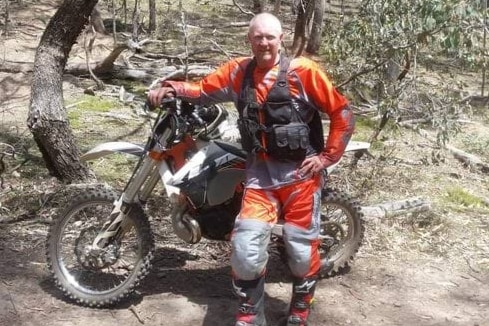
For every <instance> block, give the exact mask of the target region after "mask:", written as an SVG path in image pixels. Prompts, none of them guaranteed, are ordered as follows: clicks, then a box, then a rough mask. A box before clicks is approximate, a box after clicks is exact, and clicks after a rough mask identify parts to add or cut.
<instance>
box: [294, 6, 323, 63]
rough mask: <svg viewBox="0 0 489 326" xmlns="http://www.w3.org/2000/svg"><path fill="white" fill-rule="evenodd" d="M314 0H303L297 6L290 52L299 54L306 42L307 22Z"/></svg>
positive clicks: (312, 10) (311, 12)
mask: <svg viewBox="0 0 489 326" xmlns="http://www.w3.org/2000/svg"><path fill="white" fill-rule="evenodd" d="M317 1H319V0H317ZM314 3H315V0H303V1H301V3H300V4H299V6H298V8H297V19H296V21H295V28H294V41H293V43H292V54H293V55H294V56H296V57H297V56H300V55H301V54H302V52H303V51H304V48H305V46H306V43H307V34H308V32H309V31H308V28H307V26H308V24H309V21H310V20H311V17H312V14H313V12H314Z"/></svg>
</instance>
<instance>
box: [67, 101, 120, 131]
mask: <svg viewBox="0 0 489 326" xmlns="http://www.w3.org/2000/svg"><path fill="white" fill-rule="evenodd" d="M66 106H67V107H69V108H68V110H67V111H68V120H69V121H70V125H71V127H72V128H74V129H76V128H80V127H82V125H83V124H85V122H86V121H84V120H83V113H84V112H100V113H103V112H109V111H111V110H117V109H119V108H120V107H121V106H122V104H121V103H120V102H118V101H116V100H111V99H104V98H100V97H95V96H90V95H83V96H81V97H79V98H76V99H73V100H71V101H70V103H67V104H66Z"/></svg>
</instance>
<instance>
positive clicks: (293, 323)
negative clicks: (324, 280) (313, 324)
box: [287, 277, 317, 326]
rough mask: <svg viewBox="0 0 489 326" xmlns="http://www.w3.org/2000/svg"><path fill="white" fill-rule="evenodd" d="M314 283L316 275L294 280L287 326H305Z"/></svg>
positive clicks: (312, 297)
mask: <svg viewBox="0 0 489 326" xmlns="http://www.w3.org/2000/svg"><path fill="white" fill-rule="evenodd" d="M316 283H317V277H309V278H303V279H295V280H294V282H293V289H292V300H291V303H290V308H289V317H288V319H287V326H307V318H308V317H309V313H310V311H311V306H312V303H313V301H314V290H315V289H316Z"/></svg>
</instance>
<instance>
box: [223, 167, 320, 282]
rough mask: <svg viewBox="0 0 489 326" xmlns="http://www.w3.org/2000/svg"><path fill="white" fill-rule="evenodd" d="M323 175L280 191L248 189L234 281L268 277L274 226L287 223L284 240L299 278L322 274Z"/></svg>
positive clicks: (235, 242)
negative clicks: (269, 250)
mask: <svg viewBox="0 0 489 326" xmlns="http://www.w3.org/2000/svg"><path fill="white" fill-rule="evenodd" d="M321 182H322V178H321V175H320V174H315V175H314V176H313V177H312V178H310V179H306V180H304V181H300V182H298V183H294V184H291V185H287V186H283V187H280V188H278V189H250V188H247V189H245V192H244V194H243V201H242V206H241V211H240V213H239V215H238V217H237V219H236V223H235V227H234V230H233V234H232V238H231V242H232V248H233V250H232V255H231V267H232V270H233V277H234V278H236V279H240V280H254V279H257V278H259V277H261V276H263V274H264V273H265V269H266V265H267V262H268V251H267V248H268V244H269V241H270V233H271V229H272V227H273V225H274V224H275V223H277V220H278V219H279V218H283V219H284V227H283V236H284V242H285V248H286V250H287V256H288V264H289V267H290V270H291V272H292V275H293V276H295V277H297V278H306V277H310V276H314V275H316V274H317V273H318V272H319V269H320V266H321V263H320V258H319V252H318V246H319V231H320V222H321V221H320V205H321Z"/></svg>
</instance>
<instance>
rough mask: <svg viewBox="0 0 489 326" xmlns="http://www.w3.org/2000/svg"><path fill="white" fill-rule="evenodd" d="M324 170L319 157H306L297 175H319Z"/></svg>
mask: <svg viewBox="0 0 489 326" xmlns="http://www.w3.org/2000/svg"><path fill="white" fill-rule="evenodd" d="M324 168H325V166H324V163H323V161H322V160H321V157H320V156H319V155H315V156H311V157H307V158H306V159H305V160H304V161H302V164H301V166H300V168H299V173H300V175H302V176H306V175H311V174H314V173H319V172H321V171H322V170H323V169H324Z"/></svg>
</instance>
